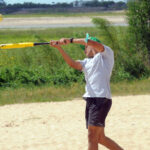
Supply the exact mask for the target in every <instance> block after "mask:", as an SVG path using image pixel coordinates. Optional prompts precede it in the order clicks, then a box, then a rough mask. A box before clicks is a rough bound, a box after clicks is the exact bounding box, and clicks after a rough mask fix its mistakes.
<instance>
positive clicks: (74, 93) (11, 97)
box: [0, 78, 150, 105]
mask: <svg viewBox="0 0 150 150" xmlns="http://www.w3.org/2000/svg"><path fill="white" fill-rule="evenodd" d="M149 83H150V78H149V79H145V80H135V81H122V82H118V83H111V91H112V96H125V95H141V94H150V86H149ZM84 85H85V84H80V83H76V84H72V85H71V86H65V87H64V86H59V87H52V86H51V85H49V84H47V85H42V86H26V87H21V88H15V89H14V88H5V89H1V90H0V105H6V104H15V103H29V102H30V103H31V102H51V101H55V102H60V101H65V100H72V99H73V98H80V99H81V97H82V95H83V93H84Z"/></svg>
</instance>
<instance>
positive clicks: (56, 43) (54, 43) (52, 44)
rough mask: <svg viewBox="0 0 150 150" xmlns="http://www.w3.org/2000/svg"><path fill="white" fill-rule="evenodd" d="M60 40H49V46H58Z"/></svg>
mask: <svg viewBox="0 0 150 150" xmlns="http://www.w3.org/2000/svg"><path fill="white" fill-rule="evenodd" d="M60 45H61V44H60V41H53V40H52V41H50V46H52V47H55V48H60Z"/></svg>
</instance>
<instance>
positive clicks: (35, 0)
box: [4, 0, 126, 4]
mask: <svg viewBox="0 0 150 150" xmlns="http://www.w3.org/2000/svg"><path fill="white" fill-rule="evenodd" d="M4 1H5V2H6V3H7V4H14V3H24V2H32V3H42V4H52V2H55V3H58V2H60V3H63V2H66V3H71V2H73V1H75V0H4ZM99 1H100V0H99ZM105 1H110V0H105ZM111 1H112V0H111ZM113 1H115V2H118V1H123V2H125V1H126V0H113Z"/></svg>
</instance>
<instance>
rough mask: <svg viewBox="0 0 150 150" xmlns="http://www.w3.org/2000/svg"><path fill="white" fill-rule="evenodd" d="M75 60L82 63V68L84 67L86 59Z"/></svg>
mask: <svg viewBox="0 0 150 150" xmlns="http://www.w3.org/2000/svg"><path fill="white" fill-rule="evenodd" d="M77 62H79V63H80V64H81V65H82V70H83V69H84V68H85V64H86V62H87V61H86V59H84V60H77Z"/></svg>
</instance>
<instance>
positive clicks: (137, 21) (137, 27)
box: [127, 0, 150, 64]
mask: <svg viewBox="0 0 150 150" xmlns="http://www.w3.org/2000/svg"><path fill="white" fill-rule="evenodd" d="M128 10H129V11H128V14H127V15H128V21H129V33H130V37H131V38H130V39H131V41H132V43H133V44H132V48H133V50H136V51H137V52H138V53H142V56H143V61H144V60H145V59H147V58H145V56H147V55H145V53H148V54H149V64H150V1H149V0H142V1H129V3H128Z"/></svg>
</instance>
